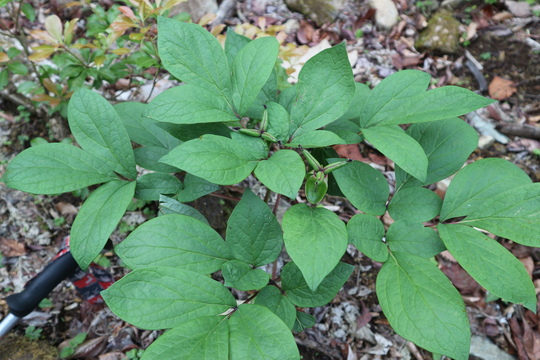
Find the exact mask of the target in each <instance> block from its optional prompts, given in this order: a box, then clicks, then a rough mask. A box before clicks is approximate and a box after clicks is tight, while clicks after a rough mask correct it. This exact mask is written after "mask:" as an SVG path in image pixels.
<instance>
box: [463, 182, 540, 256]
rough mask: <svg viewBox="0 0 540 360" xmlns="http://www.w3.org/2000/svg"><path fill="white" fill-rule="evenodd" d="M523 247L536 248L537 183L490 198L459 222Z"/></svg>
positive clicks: (539, 202)
mask: <svg viewBox="0 0 540 360" xmlns="http://www.w3.org/2000/svg"><path fill="white" fill-rule="evenodd" d="M463 222H464V223H465V224H466V225H470V226H475V227H478V228H481V229H484V230H487V231H489V232H491V233H492V234H495V235H499V236H502V237H505V238H507V239H511V240H513V241H515V242H517V243H520V244H523V245H527V246H536V247H538V246H540V232H539V231H538V229H539V228H540V183H534V184H528V185H522V186H519V187H516V188H514V189H510V190H507V191H505V192H502V193H500V194H497V195H494V196H493V197H491V199H489V200H487V201H486V202H485V203H484V204H483V206H482V207H479V208H476V209H475V211H472V212H470V213H469V216H467V218H466V219H465V220H464V221H463Z"/></svg>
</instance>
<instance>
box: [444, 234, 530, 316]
mask: <svg viewBox="0 0 540 360" xmlns="http://www.w3.org/2000/svg"><path fill="white" fill-rule="evenodd" d="M437 229H438V230H439V234H440V235H441V238H442V240H443V242H444V244H445V245H446V248H447V249H448V251H450V253H451V254H452V255H453V256H454V257H455V258H456V260H457V261H458V262H459V264H460V265H461V266H462V267H463V268H464V269H465V270H466V271H467V272H468V273H469V274H470V275H471V276H472V277H473V278H474V279H475V280H476V281H478V283H479V284H480V285H482V286H483V287H484V288H486V289H487V290H488V291H489V292H490V293H493V294H494V295H497V296H498V297H501V298H503V299H505V300H507V301H511V302H513V303H518V304H523V305H524V306H525V307H526V308H528V309H530V310H531V311H536V293H535V290H534V285H533V283H532V281H531V279H530V278H529V275H528V274H527V270H525V267H524V266H523V264H522V263H521V261H519V260H518V259H517V258H515V257H514V256H513V255H512V254H511V253H510V252H509V251H508V250H506V249H505V248H504V246H502V245H501V244H499V243H498V242H497V241H495V240H494V239H491V238H490V237H488V236H486V235H484V234H482V233H481V232H479V231H477V230H475V229H473V228H470V227H468V226H465V225H461V224H454V225H446V224H439V225H438V226H437Z"/></svg>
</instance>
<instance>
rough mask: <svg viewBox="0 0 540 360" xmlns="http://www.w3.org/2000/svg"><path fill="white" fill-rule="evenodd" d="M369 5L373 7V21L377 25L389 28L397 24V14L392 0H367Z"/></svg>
mask: <svg viewBox="0 0 540 360" xmlns="http://www.w3.org/2000/svg"><path fill="white" fill-rule="evenodd" d="M369 6H370V7H371V8H372V9H375V23H376V24H377V26H378V27H380V28H383V29H386V30H390V29H392V28H393V27H394V26H395V25H396V24H397V22H398V20H399V14H398V10H397V7H396V4H394V2H393V1H392V0H369Z"/></svg>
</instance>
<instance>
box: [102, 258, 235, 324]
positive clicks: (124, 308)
mask: <svg viewBox="0 0 540 360" xmlns="http://www.w3.org/2000/svg"><path fill="white" fill-rule="evenodd" d="M101 295H102V296H103V298H104V299H105V301H106V302H107V305H108V306H109V308H110V309H111V310H112V311H113V312H114V313H115V314H116V315H117V316H118V317H120V318H122V319H124V320H125V321H128V322H130V323H131V324H133V325H135V326H137V327H140V328H142V329H148V330H157V329H170V328H173V327H176V326H178V325H181V324H184V323H185V322H186V321H188V320H191V319H196V318H201V317H205V316H212V315H219V314H221V313H223V312H225V311H226V310H228V309H229V308H231V307H234V306H236V300H235V299H234V297H233V296H232V294H231V293H230V292H229V290H227V288H226V287H225V286H223V284H221V283H219V282H217V281H214V280H212V279H211V278H209V277H208V276H206V275H202V274H199V273H196V272H193V271H189V270H184V269H178V268H174V267H161V266H150V267H145V268H142V269H137V270H134V271H132V272H130V273H129V274H127V275H126V276H124V277H123V278H122V279H120V280H119V281H117V282H115V283H114V284H113V285H112V286H111V287H109V288H108V289H106V290H104V291H102V292H101Z"/></svg>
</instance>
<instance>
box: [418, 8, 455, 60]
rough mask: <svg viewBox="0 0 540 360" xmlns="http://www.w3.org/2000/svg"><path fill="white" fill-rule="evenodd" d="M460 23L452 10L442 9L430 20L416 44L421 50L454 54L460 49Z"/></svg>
mask: <svg viewBox="0 0 540 360" xmlns="http://www.w3.org/2000/svg"><path fill="white" fill-rule="evenodd" d="M459 25H460V24H459V21H457V20H456V19H455V18H454V17H453V16H452V13H451V12H450V11H448V10H444V9H441V10H439V11H437V12H436V13H435V14H434V15H433V17H432V18H431V20H429V22H428V26H427V28H426V29H424V30H423V31H422V32H421V33H420V36H419V37H418V40H416V42H415V44H414V45H415V46H416V47H417V48H418V49H420V50H427V51H430V52H435V53H443V54H454V53H456V52H457V51H458V49H459V34H460V31H459Z"/></svg>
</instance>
